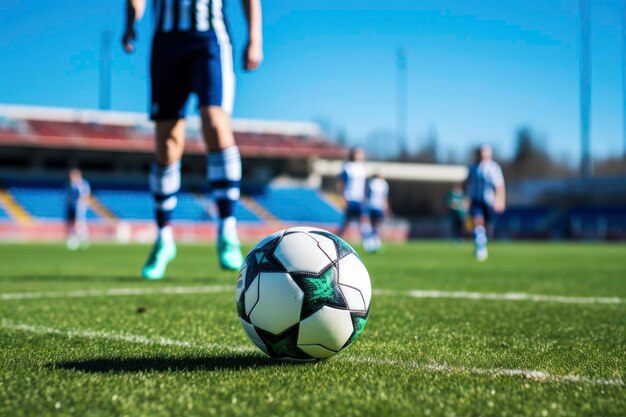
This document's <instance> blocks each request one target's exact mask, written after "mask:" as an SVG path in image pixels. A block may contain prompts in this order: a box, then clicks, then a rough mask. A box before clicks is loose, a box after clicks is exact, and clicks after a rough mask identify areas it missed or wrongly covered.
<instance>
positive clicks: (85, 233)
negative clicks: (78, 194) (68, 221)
mask: <svg viewBox="0 0 626 417" xmlns="http://www.w3.org/2000/svg"><path fill="white" fill-rule="evenodd" d="M75 228H76V237H77V238H78V241H79V242H80V247H81V248H83V249H86V248H88V247H89V228H88V227H87V206H85V204H84V203H79V204H78V207H77V208H76V223H75Z"/></svg>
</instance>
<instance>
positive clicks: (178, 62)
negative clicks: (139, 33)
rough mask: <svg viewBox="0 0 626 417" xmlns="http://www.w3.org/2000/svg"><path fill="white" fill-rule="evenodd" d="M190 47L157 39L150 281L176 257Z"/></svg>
mask: <svg viewBox="0 0 626 417" xmlns="http://www.w3.org/2000/svg"><path fill="white" fill-rule="evenodd" d="M186 45H187V42H186V39H184V38H183V37H175V36H167V37H159V36H158V35H156V36H155V37H154V39H153V45H152V55H151V60H150V81H151V85H150V86H151V104H152V105H151V113H150V117H151V119H152V120H154V121H155V122H156V130H155V160H154V162H153V164H152V166H151V168H150V174H149V185H150V191H151V192H152V196H153V198H154V206H155V220H156V224H157V230H158V232H157V239H156V241H155V243H154V247H153V248H152V251H151V253H150V255H149V257H148V260H147V261H146V263H145V265H144V267H143V269H142V276H143V277H144V278H146V279H161V278H163V276H164V275H165V270H166V268H167V265H168V263H169V262H170V261H172V260H173V259H174V258H175V257H176V244H175V242H174V234H173V231H172V227H171V225H170V221H171V219H172V214H173V212H174V209H175V208H176V204H177V202H178V200H177V198H176V193H177V192H178V190H179V189H180V159H181V157H182V154H183V149H184V146H185V122H184V117H185V103H186V101H187V97H188V96H189V92H190V90H191V89H190V82H189V79H188V76H187V71H186V69H187V64H186V61H185V60H184V59H183V56H184V53H185V51H186V50H185V46H186Z"/></svg>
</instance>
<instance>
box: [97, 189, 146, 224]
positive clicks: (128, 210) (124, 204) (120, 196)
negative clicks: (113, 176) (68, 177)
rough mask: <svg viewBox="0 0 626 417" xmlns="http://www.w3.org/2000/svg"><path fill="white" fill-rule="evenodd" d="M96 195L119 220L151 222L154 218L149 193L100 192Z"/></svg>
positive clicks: (125, 191) (127, 191)
mask: <svg viewBox="0 0 626 417" xmlns="http://www.w3.org/2000/svg"><path fill="white" fill-rule="evenodd" d="M94 194H95V195H96V197H97V198H98V200H99V201H100V202H101V203H102V204H103V205H104V206H105V207H107V208H108V209H109V210H110V211H111V212H112V213H113V214H114V215H115V216H116V217H117V218H119V219H125V220H150V219H152V218H153V217H154V215H153V208H152V204H153V202H152V196H151V194H150V192H149V191H129V190H98V191H96V192H95V193H94Z"/></svg>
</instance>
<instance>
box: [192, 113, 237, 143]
mask: <svg viewBox="0 0 626 417" xmlns="http://www.w3.org/2000/svg"><path fill="white" fill-rule="evenodd" d="M200 115H201V117H202V131H203V133H204V140H205V142H206V145H207V147H208V148H209V151H214V150H221V149H225V148H228V147H230V146H233V145H234V144H235V137H234V135H233V131H232V128H231V125H230V115H229V114H228V113H227V112H225V111H224V110H223V109H222V108H221V107H217V106H209V107H203V108H202V109H200Z"/></svg>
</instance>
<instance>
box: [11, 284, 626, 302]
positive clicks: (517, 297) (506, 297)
mask: <svg viewBox="0 0 626 417" xmlns="http://www.w3.org/2000/svg"><path fill="white" fill-rule="evenodd" d="M229 291H234V287H231V286H228V285H212V286H197V287H163V288H112V289H107V290H76V291H52V292H23V293H17V292H15V293H1V294H0V300H5V301H10V300H29V299H40V298H84V297H107V296H128V295H147V294H169V295H181V294H206V293H217V292H229ZM374 294H376V295H380V296H403V297H414V298H452V299H464V300H495V301H531V302H551V303H573V304H623V303H624V302H625V300H624V299H622V298H619V297H566V296H560V295H541V294H527V293H482V292H466V291H425V290H413V291H396V290H383V289H377V290H374Z"/></svg>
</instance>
